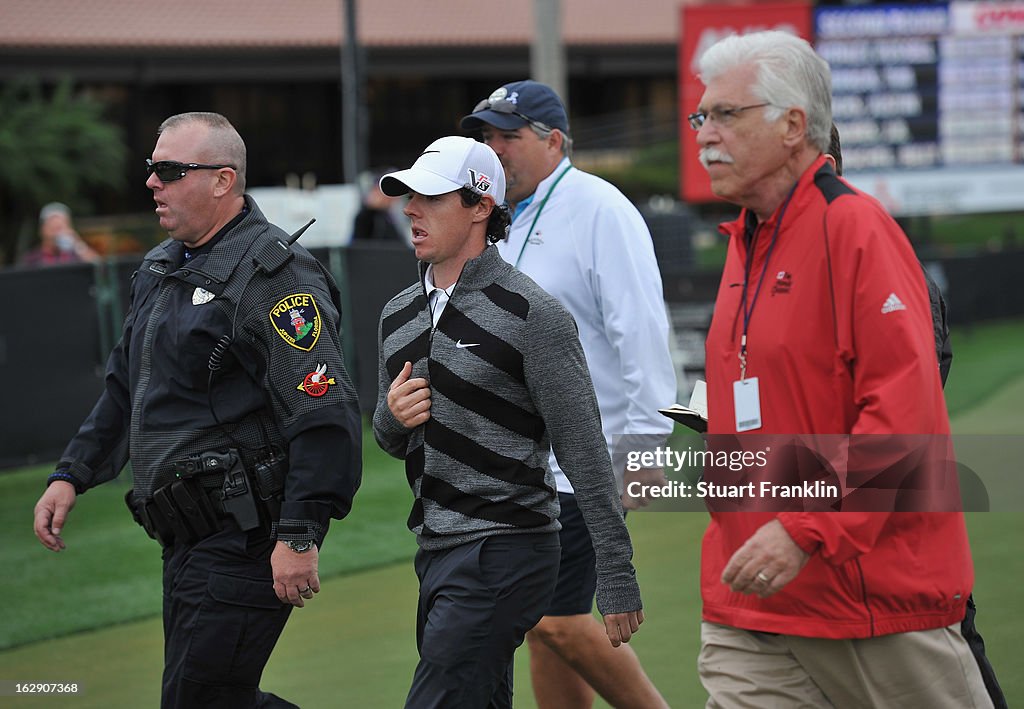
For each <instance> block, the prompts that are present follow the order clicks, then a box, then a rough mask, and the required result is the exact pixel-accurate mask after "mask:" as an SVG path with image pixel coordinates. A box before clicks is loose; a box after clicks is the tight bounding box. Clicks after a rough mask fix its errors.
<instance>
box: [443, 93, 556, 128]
mask: <svg viewBox="0 0 1024 709" xmlns="http://www.w3.org/2000/svg"><path fill="white" fill-rule="evenodd" d="M485 123H486V124H488V125H492V126H494V127H495V128H500V129H501V130H515V129H517V128H521V127H522V126H525V125H526V124H528V123H532V124H534V125H536V126H538V127H540V128H543V129H551V128H557V129H558V130H560V131H562V132H563V133H565V134H566V135H568V133H569V117H568V116H567V115H566V114H565V106H563V105H562V99H560V98H558V94H556V93H555V92H554V90H553V89H552V88H551V87H550V86H548V85H547V84H542V83H540V82H539V81H531V80H529V79H527V80H526V81H513V82H512V83H511V84H505V85H504V86H502V87H501V88H500V89H497V90H496V91H495V92H494V93H492V94H491V95H490V96H488V97H487V98H485V99H484V100H483V101H481V102H480V103H478V104H477V105H476V108H474V109H473V112H472V113H471V114H469V115H468V116H465V117H464V118H463V119H462V122H461V124H460V125H461V126H462V128H463V129H464V130H475V129H478V128H481V127H482V126H483V125H484V124H485Z"/></svg>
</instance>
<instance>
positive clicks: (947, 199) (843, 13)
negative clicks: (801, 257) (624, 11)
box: [680, 0, 1024, 216]
mask: <svg viewBox="0 0 1024 709" xmlns="http://www.w3.org/2000/svg"><path fill="white" fill-rule="evenodd" d="M687 7H689V9H687ZM712 11H713V13H714V14H710V13H712ZM768 11H770V12H771V13H772V15H770V16H767V17H757V18H755V19H753V20H752V19H751V17H752V15H753V13H754V12H762V13H764V12H768ZM702 12H704V13H705V14H706V15H707V16H706V17H705V14H701V13H702ZM801 12H802V13H805V14H804V15H803V17H806V18H808V20H807V21H806V22H802V21H801ZM768 28H778V29H786V30H787V31H792V32H794V33H795V34H798V35H800V36H803V37H805V38H806V39H808V40H809V41H811V42H812V43H813V44H814V46H815V49H816V50H817V51H818V53H819V54H820V55H821V56H822V57H823V58H824V59H826V60H827V61H828V63H829V65H830V67H831V69H832V111H833V116H834V118H835V121H836V123H837V125H838V126H839V131H840V135H841V137H842V142H843V163H844V169H845V172H844V176H845V177H846V178H847V179H848V180H850V182H852V183H853V184H855V185H856V186H857V187H859V188H861V189H863V190H864V191H866V192H869V193H871V194H873V195H875V196H876V197H877V198H879V199H880V200H881V201H882V202H883V203H884V204H885V205H886V207H887V208H888V209H889V210H890V211H891V212H892V213H893V214H896V215H898V216H913V215H921V214H956V213H967V212H995V211H1024V0H1008V1H1002V2H969V1H961V0H956V1H955V2H942V3H935V2H932V3H902V4H897V3H893V4H884V5H857V6H835V5H832V6H824V5H822V6H818V7H813V6H811V5H810V4H806V3H793V4H780V5H778V6H773V5H768V4H754V5H749V6H743V5H738V6H721V5H716V6H713V8H712V7H708V8H707V9H706V11H705V10H704V8H697V7H693V6H684V19H683V30H684V32H683V35H682V36H681V47H682V48H683V51H682V52H681V61H680V76H681V88H682V89H683V91H682V92H681V101H682V103H681V105H680V114H681V115H683V116H685V115H686V114H687V113H689V112H691V111H693V110H695V108H694V106H695V105H696V104H697V102H698V100H699V97H700V94H701V93H702V91H703V86H702V85H701V84H700V82H699V79H698V78H697V77H696V74H695V67H696V57H698V56H699V55H700V53H701V52H702V51H703V50H704V49H706V48H707V46H709V44H710V43H711V42H712V41H713V40H715V39H716V38H720V37H722V36H725V35H726V34H729V33H731V32H740V33H745V32H748V31H756V30H759V29H768ZM698 30H699V31H700V33H698ZM680 138H681V140H682V141H684V142H683V150H682V163H681V164H682V174H683V184H682V185H681V191H682V196H683V198H684V199H687V200H689V201H707V200H708V199H712V196H711V195H710V189H709V186H707V177H706V175H705V174H702V173H703V172H704V171H703V168H701V167H700V165H699V163H698V162H697V160H696V150H695V148H694V147H693V146H691V145H688V144H687V143H693V142H694V139H693V136H692V134H690V132H689V130H688V129H687V128H686V127H685V125H684V126H682V127H681V128H680Z"/></svg>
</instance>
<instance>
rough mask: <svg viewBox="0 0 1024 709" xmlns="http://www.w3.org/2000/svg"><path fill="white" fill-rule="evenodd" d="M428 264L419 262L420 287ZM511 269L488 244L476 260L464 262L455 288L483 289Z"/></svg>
mask: <svg viewBox="0 0 1024 709" xmlns="http://www.w3.org/2000/svg"><path fill="white" fill-rule="evenodd" d="M427 266H428V264H427V263H425V262H424V261H420V264H419V270H420V285H421V286H422V284H423V277H424V276H425V275H426V272H427ZM511 268H512V266H511V264H509V263H508V262H507V261H506V260H505V259H503V258H502V257H501V254H499V253H498V249H497V248H495V247H494V245H493V244H488V245H487V247H486V248H484V250H483V253H481V254H480V255H479V256H477V257H476V258H471V259H470V260H468V261H466V264H465V265H464V266H463V267H462V273H461V274H460V275H459V279H458V280H457V281H456V282H455V285H456V286H461V288H460V290H461V289H465V288H468V289H471V290H479V289H480V288H485V287H487V286H489V285H490V284H492V283H494V281H495V280H497V279H498V277H499V276H501V275H502V274H504V273H507V272H508V271H509V270H510V269H511Z"/></svg>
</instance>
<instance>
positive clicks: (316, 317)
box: [270, 293, 321, 352]
mask: <svg viewBox="0 0 1024 709" xmlns="http://www.w3.org/2000/svg"><path fill="white" fill-rule="evenodd" d="M270 322H271V323H272V324H273V325H274V329H275V330H277V334H278V335H280V336H281V339H282V340H284V341H285V342H287V343H288V344H289V345H291V346H292V347H294V348H295V349H297V350H304V351H306V352H309V351H310V350H311V349H313V345H315V344H316V341H317V340H319V339H320V325H321V321H320V310H319V309H318V308H317V307H316V301H315V300H313V296H311V295H310V294H309V293H295V294H294V295H290V296H288V297H287V298H282V299H281V300H279V301H277V304H276V305H275V306H274V307H273V308H271V310H270Z"/></svg>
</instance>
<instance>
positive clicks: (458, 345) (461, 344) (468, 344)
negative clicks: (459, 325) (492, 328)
mask: <svg viewBox="0 0 1024 709" xmlns="http://www.w3.org/2000/svg"><path fill="white" fill-rule="evenodd" d="M455 346H456V347H458V348H459V349H460V350H464V349H466V348H467V347H479V346H480V343H479V342H467V343H465V344H463V342H462V340H459V341H458V342H456V343H455Z"/></svg>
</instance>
